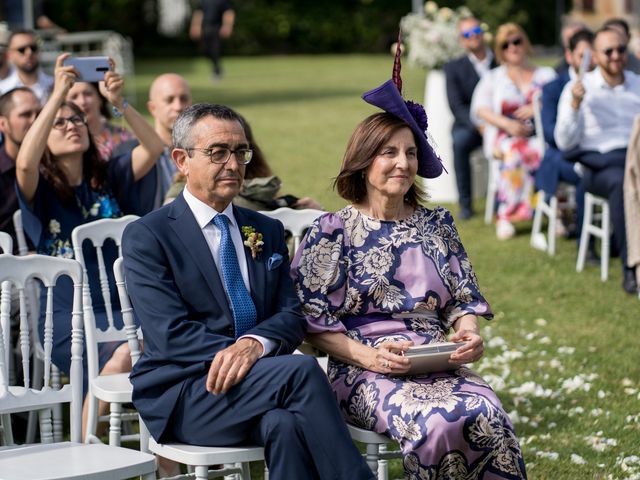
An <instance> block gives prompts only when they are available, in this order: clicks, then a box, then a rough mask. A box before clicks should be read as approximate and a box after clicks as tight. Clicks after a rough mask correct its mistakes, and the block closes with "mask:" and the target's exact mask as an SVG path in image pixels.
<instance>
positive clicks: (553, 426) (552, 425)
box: [547, 422, 558, 428]
mask: <svg viewBox="0 0 640 480" xmlns="http://www.w3.org/2000/svg"><path fill="white" fill-rule="evenodd" d="M557 426H558V424H557V423H556V422H549V424H548V425H547V428H556V427H557Z"/></svg>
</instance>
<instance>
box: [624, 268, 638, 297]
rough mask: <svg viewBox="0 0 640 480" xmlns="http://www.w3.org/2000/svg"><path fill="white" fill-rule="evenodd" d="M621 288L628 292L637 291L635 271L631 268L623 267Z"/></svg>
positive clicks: (633, 292)
mask: <svg viewBox="0 0 640 480" xmlns="http://www.w3.org/2000/svg"><path fill="white" fill-rule="evenodd" d="M622 288H624V291H625V292H627V293H630V294H636V293H638V283H637V282H636V271H635V269H633V268H625V269H624V273H623V276H622Z"/></svg>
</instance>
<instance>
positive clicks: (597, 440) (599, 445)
mask: <svg viewBox="0 0 640 480" xmlns="http://www.w3.org/2000/svg"><path fill="white" fill-rule="evenodd" d="M584 439H585V441H586V442H587V445H589V446H590V447H591V448H593V449H594V450H595V451H596V452H604V451H605V450H607V449H609V448H610V447H616V446H618V440H616V439H615V438H605V437H603V436H602V432H596V433H595V434H594V435H589V436H586V437H584Z"/></svg>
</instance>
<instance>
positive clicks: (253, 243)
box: [242, 226, 264, 260]
mask: <svg viewBox="0 0 640 480" xmlns="http://www.w3.org/2000/svg"><path fill="white" fill-rule="evenodd" d="M242 234H243V235H244V242H243V243H244V246H245V247H249V250H251V258H253V259H254V260H255V259H256V257H257V256H258V254H259V253H260V252H261V251H262V246H263V245H264V242H263V241H262V234H261V233H260V232H256V229H255V228H253V227H249V226H247V227H242Z"/></svg>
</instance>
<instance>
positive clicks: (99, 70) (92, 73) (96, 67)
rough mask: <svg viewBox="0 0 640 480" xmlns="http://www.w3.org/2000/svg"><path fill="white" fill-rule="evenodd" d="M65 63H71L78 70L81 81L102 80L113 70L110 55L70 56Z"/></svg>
mask: <svg viewBox="0 0 640 480" xmlns="http://www.w3.org/2000/svg"><path fill="white" fill-rule="evenodd" d="M63 65H65V66H67V65H71V66H73V67H74V68H75V69H76V70H77V71H78V81H79V82H100V81H102V80H104V75H105V73H107V72H108V71H110V70H111V62H110V61H109V57H68V58H66V59H65V60H64V63H63Z"/></svg>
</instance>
